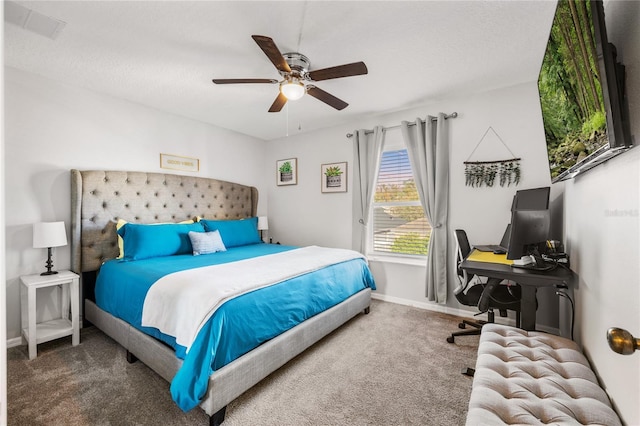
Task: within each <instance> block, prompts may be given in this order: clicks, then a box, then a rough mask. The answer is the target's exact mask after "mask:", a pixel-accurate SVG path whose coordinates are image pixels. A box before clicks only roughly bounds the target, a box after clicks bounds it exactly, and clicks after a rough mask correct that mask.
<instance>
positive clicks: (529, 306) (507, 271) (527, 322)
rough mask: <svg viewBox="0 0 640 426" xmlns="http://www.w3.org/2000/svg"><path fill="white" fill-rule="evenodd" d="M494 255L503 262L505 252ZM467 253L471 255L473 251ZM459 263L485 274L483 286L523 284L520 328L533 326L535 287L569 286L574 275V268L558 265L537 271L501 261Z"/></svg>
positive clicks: (466, 268)
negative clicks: (504, 283)
mask: <svg viewBox="0 0 640 426" xmlns="http://www.w3.org/2000/svg"><path fill="white" fill-rule="evenodd" d="M493 256H496V262H502V261H504V260H505V259H506V255H504V254H495V255H493ZM469 257H471V258H472V257H473V252H472V253H471V255H470V256H469ZM460 267H461V268H462V269H464V270H465V271H467V272H468V273H471V274H476V275H479V276H482V277H487V278H488V281H487V287H486V289H490V288H491V287H495V286H496V285H498V284H499V283H500V282H501V281H502V280H511V281H515V282H516V283H518V284H520V286H521V287H522V299H521V302H520V309H521V312H520V328H522V329H524V330H535V329H536V292H537V291H538V287H552V286H556V285H566V286H568V285H569V284H570V283H571V282H572V280H573V278H574V274H573V272H571V270H570V269H567V268H564V267H562V266H558V267H557V268H555V269H553V270H551V271H536V270H532V269H524V268H514V267H512V266H510V265H507V264H504V263H493V262H489V261H483V262H478V261H473V260H469V259H467V260H464V261H463V262H462V263H461V264H460ZM485 291H486V290H485Z"/></svg>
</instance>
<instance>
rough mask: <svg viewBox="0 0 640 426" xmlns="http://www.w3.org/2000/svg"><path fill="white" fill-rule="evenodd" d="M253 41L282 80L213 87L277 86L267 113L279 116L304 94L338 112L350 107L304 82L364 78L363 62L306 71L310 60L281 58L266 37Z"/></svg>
mask: <svg viewBox="0 0 640 426" xmlns="http://www.w3.org/2000/svg"><path fill="white" fill-rule="evenodd" d="M251 37H252V38H253V40H254V41H255V42H256V43H257V44H258V46H260V49H262V51H263V52H264V53H265V55H267V58H269V60H270V61H271V63H273V65H274V66H275V67H276V69H277V70H278V72H279V73H280V75H281V76H282V80H274V79H269V78H223V79H213V80H212V81H213V82H214V83H215V84H243V83H267V84H276V83H277V84H279V85H280V92H279V93H278V96H277V97H276V100H275V101H274V102H273V104H272V105H271V108H269V112H279V111H280V110H282V108H283V107H284V105H285V104H286V103H287V101H288V100H290V101H293V100H296V99H300V98H301V97H302V96H304V94H305V93H307V94H309V95H310V96H313V97H314V98H316V99H319V100H321V101H322V102H324V103H326V104H327V105H329V106H332V107H333V108H335V109H337V110H342V109H344V108H346V107H347V106H348V105H349V104H348V103H346V102H344V101H343V100H341V99H338V98H336V97H335V96H333V95H332V94H330V93H327V92H325V91H324V90H322V89H320V88H319V87H316V86H314V85H313V84H305V83H307V82H315V81H323V80H330V79H333V78H342V77H351V76H355V75H363V74H367V72H368V71H367V66H366V65H365V64H364V62H354V63H351V64H345V65H338V66H335V67H330V68H323V69H319V70H315V71H309V65H310V62H309V59H308V58H307V57H306V56H304V55H303V54H301V53H297V52H290V53H285V54H282V53H280V50H278V47H277V46H276V44H275V43H274V41H273V40H272V39H271V38H269V37H266V36H261V35H253V36H251Z"/></svg>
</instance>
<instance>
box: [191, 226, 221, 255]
mask: <svg viewBox="0 0 640 426" xmlns="http://www.w3.org/2000/svg"><path fill="white" fill-rule="evenodd" d="M189 239H190V240H191V245H192V246H193V255H194V256H198V255H200V254H210V253H216V252H219V251H227V248H226V247H225V246H224V243H223V242H222V238H221V237H220V232H218V231H213V232H193V231H189Z"/></svg>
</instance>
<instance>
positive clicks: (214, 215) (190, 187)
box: [71, 170, 258, 273]
mask: <svg viewBox="0 0 640 426" xmlns="http://www.w3.org/2000/svg"><path fill="white" fill-rule="evenodd" d="M257 207H258V190H257V189H256V188H255V187H252V186H246V185H240V184H237V183H232V182H225V181H222V180H216V179H207V178H201V177H194V176H180V175H172V174H164V173H144V172H126V171H104V170H85V171H81V170H71V268H72V269H73V270H74V271H75V272H77V273H82V272H89V271H96V270H98V269H99V268H100V265H101V264H102V262H104V261H105V260H108V259H113V258H115V257H117V256H118V241H117V234H116V222H117V221H118V219H124V220H126V221H129V222H135V223H156V222H179V221H182V220H187V219H193V218H194V217H195V216H200V217H203V218H208V219H241V218H245V217H252V216H255V215H256V212H257Z"/></svg>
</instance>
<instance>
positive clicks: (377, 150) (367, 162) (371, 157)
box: [352, 126, 384, 254]
mask: <svg viewBox="0 0 640 426" xmlns="http://www.w3.org/2000/svg"><path fill="white" fill-rule="evenodd" d="M383 143H384V129H383V128H382V126H376V127H374V129H373V133H372V134H371V133H370V134H368V135H367V134H366V131H365V130H356V131H354V132H353V163H354V164H353V180H354V183H353V226H352V229H353V234H352V247H353V249H354V250H357V251H359V252H360V253H362V254H365V251H366V249H367V244H366V242H367V226H368V224H369V208H370V207H371V202H372V201H373V194H374V193H375V184H376V179H377V177H378V165H379V164H380V157H381V155H382V145H383Z"/></svg>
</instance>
